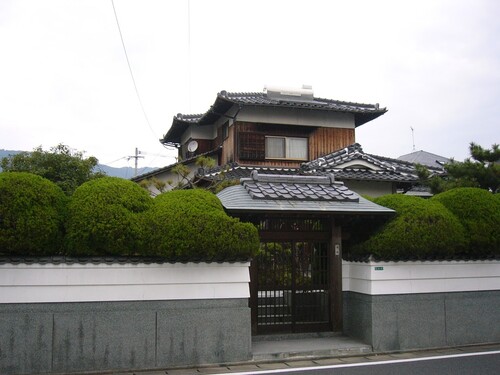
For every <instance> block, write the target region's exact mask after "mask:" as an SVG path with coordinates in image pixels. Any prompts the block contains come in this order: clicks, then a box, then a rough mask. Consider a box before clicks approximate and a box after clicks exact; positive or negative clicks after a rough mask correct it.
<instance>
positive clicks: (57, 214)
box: [0, 172, 67, 256]
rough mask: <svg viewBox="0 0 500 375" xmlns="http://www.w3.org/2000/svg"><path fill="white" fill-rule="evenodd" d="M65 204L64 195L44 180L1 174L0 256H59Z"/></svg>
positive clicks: (34, 176)
mask: <svg viewBox="0 0 500 375" xmlns="http://www.w3.org/2000/svg"><path fill="white" fill-rule="evenodd" d="M66 203H67V198H66V195H65V194H64V192H63V191H62V190H61V189H60V188H59V187H58V186H57V185H55V184H54V183H53V182H51V181H49V180H47V179H45V178H43V177H40V176H37V175H34V174H31V173H26V172H3V173H0V254H9V255H35V256H43V255H47V254H54V255H56V254H60V253H61V251H62V243H63V223H64V213H65V207H66Z"/></svg>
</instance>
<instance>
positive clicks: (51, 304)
mask: <svg viewBox="0 0 500 375" xmlns="http://www.w3.org/2000/svg"><path fill="white" fill-rule="evenodd" d="M248 268H249V263H222V264H219V263H209V264H206V263H199V264H197V263H187V264H177V263H175V264H169V263H167V264H78V263H77V264H29V265H27V264H0V374H26V373H44V372H57V373H70V372H75V371H103V370H112V369H128V370H133V369H154V368H159V367H175V366H181V365H186V364H189V365H194V364H207V363H224V362H234V361H243V360H247V359H249V358H250V356H251V327H250V309H249V307H248V298H249V286H248V283H249V271H248Z"/></svg>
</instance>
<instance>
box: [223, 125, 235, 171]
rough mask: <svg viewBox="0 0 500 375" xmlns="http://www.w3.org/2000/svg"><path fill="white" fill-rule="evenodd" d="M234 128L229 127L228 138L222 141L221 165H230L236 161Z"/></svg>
mask: <svg viewBox="0 0 500 375" xmlns="http://www.w3.org/2000/svg"><path fill="white" fill-rule="evenodd" d="M235 139H236V136H235V126H230V127H229V136H228V137H227V138H226V139H224V140H222V144H223V147H222V155H221V165H225V164H227V163H232V162H234V161H235V160H236V157H235V156H236V147H235Z"/></svg>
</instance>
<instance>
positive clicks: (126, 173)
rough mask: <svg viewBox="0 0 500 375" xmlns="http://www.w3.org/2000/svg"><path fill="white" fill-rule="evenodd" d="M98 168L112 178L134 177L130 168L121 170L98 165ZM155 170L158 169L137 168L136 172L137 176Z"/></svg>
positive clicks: (132, 169)
mask: <svg viewBox="0 0 500 375" xmlns="http://www.w3.org/2000/svg"><path fill="white" fill-rule="evenodd" d="M98 167H99V168H100V169H101V171H103V172H104V173H106V174H107V175H108V176H112V177H121V178H127V179H129V178H132V177H134V168H132V167H121V168H115V167H110V166H109V165H104V164H99V165H98ZM155 169H158V168H150V167H143V168H139V169H138V171H137V174H144V173H148V172H151V171H153V170H155Z"/></svg>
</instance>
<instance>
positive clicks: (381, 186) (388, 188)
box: [343, 180, 396, 198]
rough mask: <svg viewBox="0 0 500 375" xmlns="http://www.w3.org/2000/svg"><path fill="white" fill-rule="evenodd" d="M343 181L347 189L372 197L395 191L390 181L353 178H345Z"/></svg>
mask: <svg viewBox="0 0 500 375" xmlns="http://www.w3.org/2000/svg"><path fill="white" fill-rule="evenodd" d="M343 182H344V185H345V186H347V187H348V188H349V190H352V191H354V192H356V193H358V194H360V195H368V196H370V197H373V198H375V197H380V196H382V195H387V194H393V193H395V192H396V191H395V189H394V187H393V183H392V182H385V181H355V180H345V181H343Z"/></svg>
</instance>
